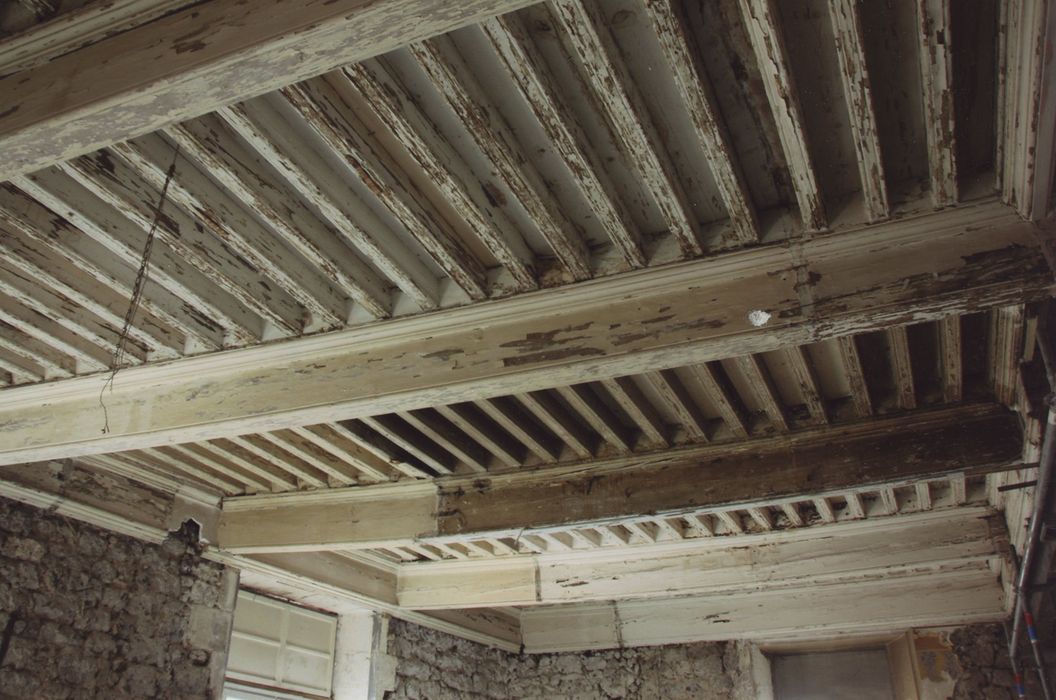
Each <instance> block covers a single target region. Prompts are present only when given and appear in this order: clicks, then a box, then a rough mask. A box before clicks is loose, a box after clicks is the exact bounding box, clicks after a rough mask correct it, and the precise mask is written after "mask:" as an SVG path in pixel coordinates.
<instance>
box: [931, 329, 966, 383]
mask: <svg viewBox="0 0 1056 700" xmlns="http://www.w3.org/2000/svg"><path fill="white" fill-rule="evenodd" d="M937 326H938V334H939V363H940V369H941V372H942V400H943V401H945V402H947V403H956V402H958V401H960V400H961V399H962V398H964V352H963V348H962V340H961V317H960V316H947V317H946V318H944V319H941V320H939V321H938V323H937Z"/></svg>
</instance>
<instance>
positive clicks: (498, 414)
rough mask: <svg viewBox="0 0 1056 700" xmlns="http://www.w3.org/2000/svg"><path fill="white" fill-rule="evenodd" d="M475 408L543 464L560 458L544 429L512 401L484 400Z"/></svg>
mask: <svg viewBox="0 0 1056 700" xmlns="http://www.w3.org/2000/svg"><path fill="white" fill-rule="evenodd" d="M477 406H478V407H479V408H480V409H481V410H482V411H484V413H486V414H487V415H488V416H490V417H491V419H492V420H494V421H495V422H496V423H498V424H499V425H500V426H502V427H503V428H504V429H505V430H506V431H507V432H508V433H510V435H512V436H513V437H514V438H516V439H517V440H519V441H520V442H522V443H523V444H524V445H525V446H527V448H528V449H529V450H530V451H531V452H532V453H533V454H534V455H535V456H537V457H538V458H539V459H541V460H542V461H543V462H544V463H552V462H556V461H557V460H558V459H559V458H560V457H561V447H560V445H559V444H558V442H557V441H556V440H555V439H553V438H552V437H551V436H550V435H547V434H546V431H545V429H544V428H543V427H542V426H540V425H539V424H538V423H536V422H535V421H534V420H532V418H531V417H530V416H529V415H528V414H526V413H525V412H524V411H523V410H522V409H520V408H519V407H518V406H517V404H516V402H515V401H514V400H513V399H511V398H507V397H498V398H494V399H484V400H483V401H480V402H478V403H477Z"/></svg>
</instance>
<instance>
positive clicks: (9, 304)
mask: <svg viewBox="0 0 1056 700" xmlns="http://www.w3.org/2000/svg"><path fill="white" fill-rule="evenodd" d="M7 291H14V292H17V291H18V289H17V288H12V287H11V286H10V285H9V284H7V283H5V280H4V277H3V274H2V272H0V322H3V323H4V324H6V325H7V326H9V327H11V328H16V329H18V330H19V331H21V332H22V333H25V334H26V335H27V336H28V337H31V338H36V339H37V340H39V341H40V342H42V343H43V344H45V345H47V346H50V347H52V348H54V349H55V350H56V351H58V352H61V353H64V354H66V355H68V356H70V357H72V358H73V359H74V360H75V361H76V363H77V372H78V373H82V372H86V371H87V372H93V371H99V370H103V369H106V368H107V367H108V366H109V365H110V359H111V352H112V351H108V349H107V348H106V346H105V345H96V344H94V343H91V342H87V341H86V338H85V337H84V335H85V329H84V328H83V326H82V325H81V324H78V323H73V322H63V319H64V318H65V316H63V315H58V314H52V313H51V311H50V310H49V309H48V308H47V307H45V306H42V305H41V306H37V307H36V308H33V307H31V306H27V305H26V304H25V303H24V302H23V301H20V300H18V299H16V298H13V297H11V296H8V295H7V294H6V293H5V292H7ZM31 298H34V297H31ZM131 359H132V360H133V361H135V359H136V358H135V354H132V355H131Z"/></svg>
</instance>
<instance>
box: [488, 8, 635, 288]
mask: <svg viewBox="0 0 1056 700" xmlns="http://www.w3.org/2000/svg"><path fill="white" fill-rule="evenodd" d="M480 26H481V29H482V30H483V31H484V34H485V35H486V36H487V37H488V39H489V41H490V42H491V45H492V47H493V48H494V49H495V51H496V53H498V55H499V59H500V61H499V63H500V66H501V68H502V69H503V71H504V72H505V73H506V75H507V76H508V77H509V78H510V79H511V80H512V81H513V83H514V84H515V85H516V86H517V88H518V90H520V93H521V96H522V97H523V98H524V100H525V102H527V104H528V107H529V109H531V110H532V112H533V113H534V114H535V117H536V119H538V121H539V123H540V124H541V125H542V127H543V130H544V131H546V134H547V136H548V137H549V138H550V141H551V143H553V145H554V150H555V152H556V153H558V154H559V155H560V156H561V157H562V158H563V159H564V160H565V163H566V164H567V165H568V171H569V173H570V175H571V177H572V179H573V180H574V181H575V183H576V187H577V188H578V189H579V191H580V192H581V193H582V194H583V197H584V198H585V199H586V200H587V202H588V203H589V204H590V207H591V210H592V211H593V213H594V216H595V217H596V218H597V220H598V223H599V224H601V226H602V228H603V229H604V230H605V231H606V233H607V234H608V235H609V237H610V238H611V239H612V243H613V245H614V246H615V247H616V249H617V250H618V251H619V252H620V254H621V255H622V256H623V259H624V261H625V262H626V263H627V266H628V267H630V268H632V269H633V268H639V267H645V265H646V264H647V260H646V257H645V253H644V252H643V250H642V244H641V235H640V232H639V231H638V230H637V226H636V225H635V223H634V220H633V219H632V218H631V215H630V212H629V211H628V210H627V206H626V204H625V203H624V201H623V198H622V197H621V196H620V195H619V192H617V191H616V188H615V186H614V185H613V182H612V179H611V178H610V177H609V176H608V173H607V169H606V167H605V164H604V163H602V162H601V161H600V160H599V159H598V157H597V154H595V153H594V151H593V150H592V149H591V148H590V145H589V144H590V140H589V139H588V138H587V135H586V133H585V132H584V131H583V129H582V127H581V126H580V125H579V120H578V119H577V118H576V115H575V114H574V113H573V112H572V111H571V109H570V108H569V106H568V105H567V104H566V103H565V101H564V99H563V98H562V97H561V95H560V94H559V93H558V92H557V90H556V81H555V79H554V77H553V76H552V75H550V72H549V69H548V68H547V66H546V62H545V61H544V59H543V57H542V55H541V54H540V53H539V50H538V49H537V48H536V47H535V44H534V43H533V42H532V39H531V37H529V35H528V32H527V30H526V29H525V27H524V25H523V22H522V21H521V20H520V18H519V17H518V16H517V15H516V14H509V15H504V16H500V17H495V18H493V19H490V20H488V21H487V22H484V23H483V24H481V25H480Z"/></svg>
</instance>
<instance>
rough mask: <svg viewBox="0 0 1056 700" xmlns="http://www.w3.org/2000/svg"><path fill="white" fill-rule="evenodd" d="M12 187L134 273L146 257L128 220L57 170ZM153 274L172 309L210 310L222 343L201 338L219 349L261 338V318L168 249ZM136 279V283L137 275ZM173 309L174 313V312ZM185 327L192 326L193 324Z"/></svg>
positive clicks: (162, 249)
mask: <svg viewBox="0 0 1056 700" xmlns="http://www.w3.org/2000/svg"><path fill="white" fill-rule="evenodd" d="M13 184H14V185H16V186H17V187H18V188H19V189H20V190H22V191H23V192H25V193H27V194H30V195H31V196H33V197H34V198H35V200H37V202H39V203H40V204H41V205H43V206H44V207H46V208H49V209H51V210H52V211H54V212H56V213H58V214H61V215H62V216H63V217H64V219H65V220H67V221H69V222H70V223H71V224H73V225H74V226H76V227H77V229H78V230H79V231H80V232H82V233H83V234H84V235H87V237H89V238H91V239H92V241H94V242H95V243H97V244H98V245H99V246H100V247H101V248H103V249H105V251H107V253H109V254H110V256H114V257H116V258H117V259H118V260H121V261H124V262H125V263H126V264H127V265H129V266H130V267H131V268H132V270H136V269H138V268H139V263H140V262H142V256H143V249H142V246H143V241H142V238H143V235H142V233H139V234H137V233H136V232H135V231H134V230H132V227H131V226H130V225H129V223H128V220H124V221H122V220H121V219H120V217H119V216H118V215H117V213H116V212H114V211H113V210H110V211H108V210H107V208H106V206H105V205H102V203H99V202H98V201H97V200H96V201H95V202H93V197H92V195H91V193H89V192H87V191H86V190H84V188H83V187H81V186H80V185H78V184H77V183H75V182H73V181H72V179H70V178H69V177H65V176H63V175H62V174H60V173H57V172H54V171H50V172H48V173H46V174H45V173H42V172H38V173H35V174H34V175H32V176H26V177H18V178H16V179H15V181H13ZM95 260H100V259H95ZM98 264H99V265H101V264H102V263H101V262H99V263H98ZM151 271H152V273H151V279H152V281H155V282H156V283H157V284H158V285H159V286H162V287H164V288H165V290H166V292H167V294H169V295H171V296H172V297H173V298H175V299H176V300H178V301H177V302H175V304H173V306H174V305H176V304H187V305H191V306H193V307H196V308H197V309H199V313H201V311H206V313H207V314H208V315H209V317H210V318H211V319H214V320H215V321H216V322H218V324H219V325H220V326H221V329H220V334H219V335H220V336H221V340H220V341H219V342H218V341H216V340H214V338H215V335H216V334H215V332H214V334H213V337H212V338H210V336H209V335H208V334H207V333H202V335H203V336H204V337H205V338H209V339H210V340H212V342H213V343H215V344H216V345H221V344H224V343H225V342H226V341H227V338H226V337H229V338H230V339H232V340H234V341H235V342H238V343H240V344H241V343H248V342H252V341H253V340H254V339H257V338H259V337H260V334H261V333H262V328H261V321H260V319H259V318H258V317H254V316H253V315H252V314H251V313H250V311H249V310H248V309H246V308H245V307H242V306H241V305H240V304H239V303H238V302H237V301H235V300H234V299H232V298H231V297H230V296H228V295H227V294H225V292H223V291H222V290H219V289H216V290H214V289H213V287H212V285H211V284H210V283H209V282H208V280H206V278H205V277H204V276H203V275H202V273H201V272H199V271H197V270H196V269H191V268H187V267H186V266H185V265H184V263H183V262H182V261H181V260H180V259H178V258H176V257H175V256H173V254H172V253H171V252H170V251H168V249H167V248H166V246H165V245H164V244H163V245H158V246H156V247H155V248H154V249H153V250H152V251H151ZM132 277H133V279H134V272H133V275H132ZM133 279H130V280H129V284H128V288H129V289H131V288H132V282H133ZM150 296H153V295H150ZM170 308H171V306H170ZM173 310H174V313H176V311H175V309H173ZM180 313H181V317H183V316H184V315H187V316H190V314H189V313H187V311H186V310H185V309H182V308H181V309H180ZM187 325H188V326H189V327H192V328H193V327H194V326H193V325H191V322H188V324H187ZM195 330H196V328H195ZM225 336H226V337H225Z"/></svg>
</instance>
